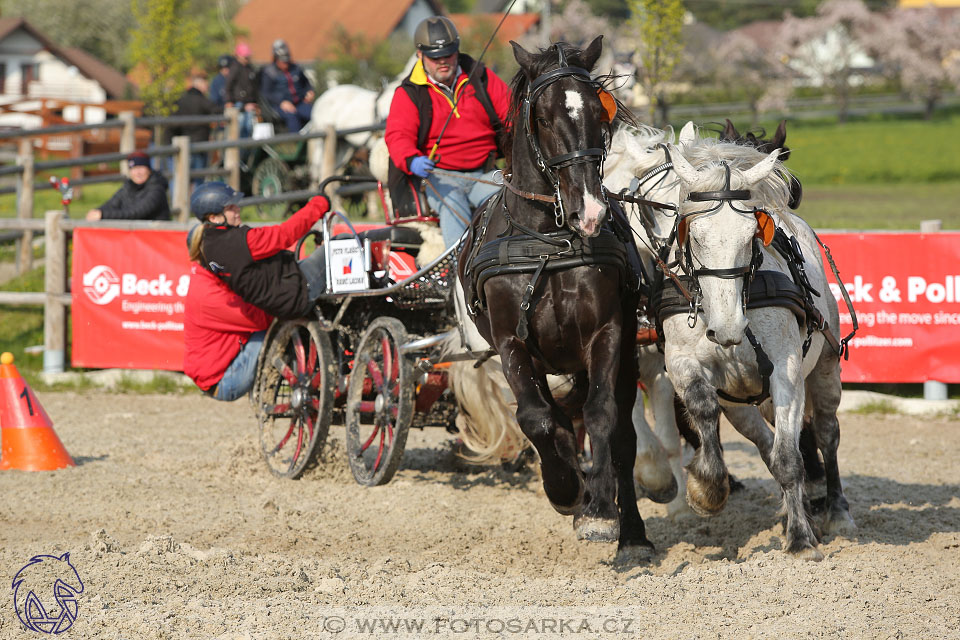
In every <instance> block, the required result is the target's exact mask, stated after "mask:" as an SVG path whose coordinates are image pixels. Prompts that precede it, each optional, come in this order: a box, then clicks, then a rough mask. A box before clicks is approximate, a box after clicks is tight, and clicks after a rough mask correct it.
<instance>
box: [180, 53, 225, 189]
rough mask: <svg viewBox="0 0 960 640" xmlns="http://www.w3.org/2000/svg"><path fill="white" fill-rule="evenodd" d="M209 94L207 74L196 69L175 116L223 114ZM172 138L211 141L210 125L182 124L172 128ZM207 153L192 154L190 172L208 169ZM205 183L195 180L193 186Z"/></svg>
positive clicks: (201, 179)
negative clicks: (187, 137)
mask: <svg viewBox="0 0 960 640" xmlns="http://www.w3.org/2000/svg"><path fill="white" fill-rule="evenodd" d="M206 93H207V74H206V73H205V72H204V71H202V70H199V69H195V70H194V71H192V72H191V74H190V88H189V89H187V90H186V91H185V92H184V93H183V95H182V96H180V99H179V100H177V110H176V112H175V114H174V115H178V116H206V115H214V114H218V113H221V112H222V111H223V110H222V109H218V108H217V105H215V104H214V103H213V102H211V101H210V99H209V98H207V96H206ZM170 135H171V137H172V136H190V142H191V143H193V142H206V141H208V140H209V139H210V125H209V124H207V123H201V124H181V125H173V126H172V127H170ZM207 164H208V161H207V152H206V151H199V152H193V153H191V154H190V170H191V171H196V170H198V169H206V168H207ZM201 182H203V178H194V179H193V184H194V185H198V184H200V183H201Z"/></svg>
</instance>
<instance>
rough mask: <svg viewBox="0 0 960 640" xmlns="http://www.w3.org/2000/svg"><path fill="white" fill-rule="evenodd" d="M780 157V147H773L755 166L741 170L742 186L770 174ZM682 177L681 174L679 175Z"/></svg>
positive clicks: (755, 182)
mask: <svg viewBox="0 0 960 640" xmlns="http://www.w3.org/2000/svg"><path fill="white" fill-rule="evenodd" d="M779 158H780V149H774V150H773V151H771V152H770V155H768V156H767V157H766V158H764V159H763V160H761V161H760V162H758V163H757V164H756V165H755V166H753V167H750V168H749V169H747V170H746V171H744V172H743V182H744V186H749V185H754V184H757V183H758V182H760V181H761V180H763V179H764V178H766V177H767V176H768V175H770V172H771V171H773V167H774V166H775V165H776V164H777V160H778V159H779ZM674 168H676V160H674ZM681 177H682V176H681Z"/></svg>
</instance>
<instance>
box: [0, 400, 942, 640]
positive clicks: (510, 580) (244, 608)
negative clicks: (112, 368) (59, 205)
mask: <svg viewBox="0 0 960 640" xmlns="http://www.w3.org/2000/svg"><path fill="white" fill-rule="evenodd" d="M40 401H41V402H42V404H43V406H44V408H45V409H46V410H47V412H48V413H49V414H50V416H51V417H52V419H53V420H54V424H55V427H56V430H57V433H58V434H59V436H60V438H61V440H62V441H63V442H64V444H65V445H66V447H67V449H68V450H69V451H70V453H71V454H72V455H73V457H74V459H75V460H76V462H77V464H78V466H77V467H75V468H72V469H67V470H63V471H59V472H53V473H23V472H16V471H6V472H2V473H0V495H2V496H3V498H2V500H0V565H2V571H0V575H2V576H6V578H5V584H6V585H10V581H11V580H12V578H13V576H14V575H15V574H16V572H17V571H18V570H19V569H20V568H21V567H22V566H23V565H24V564H26V563H27V561H28V560H29V559H30V557H31V556H33V555H36V554H56V555H60V554H62V553H64V552H70V554H71V560H72V561H73V564H74V566H75V567H76V569H77V571H78V573H79V575H80V577H81V579H82V580H83V583H84V585H85V588H84V592H83V594H82V597H81V599H80V601H79V614H78V617H77V620H76V622H75V623H74V625H73V627H72V628H71V629H70V630H69V631H68V632H67V633H65V634H63V636H61V637H67V638H109V639H119V638H125V639H127V640H147V639H153V638H170V639H174V638H176V639H181V638H223V639H233V638H237V639H240V638H243V639H246V638H257V639H259V638H265V639H274V638H280V639H282V638H353V637H368V638H369V637H377V638H384V637H400V638H416V637H430V638H446V637H455V638H497V637H507V638H519V637H530V638H534V637H536V638H549V637H575V638H596V637H644V638H685V639H686V638H808V637H814V638H870V639H880V638H922V639H929V638H960V492H958V488H960V487H958V483H960V474H958V472H957V469H958V468H960V467H958V463H957V460H958V458H960V423H958V422H956V421H944V420H936V419H918V418H906V417H903V416H885V415H870V416H863V415H854V414H844V415H842V416H841V429H842V435H843V440H842V443H841V448H840V464H841V472H842V474H843V477H844V482H845V486H846V492H847V496H848V498H849V500H850V503H851V511H852V515H853V517H854V519H855V520H856V522H857V524H858V525H859V531H858V533H857V534H856V536H855V537H853V538H849V539H848V538H832V539H827V540H825V541H824V543H823V545H822V547H821V548H822V550H823V552H824V554H825V555H826V559H825V560H823V562H820V563H806V562H802V561H797V560H794V559H792V558H790V557H787V556H786V555H785V554H784V553H783V552H782V550H781V549H782V546H783V537H782V532H781V527H780V524H779V521H778V518H777V515H776V512H777V509H778V498H777V495H776V494H777V490H776V487H775V485H774V483H773V481H772V479H771V478H770V475H769V473H768V472H767V471H766V469H765V468H764V467H763V466H762V463H761V461H760V458H759V456H758V455H757V453H756V451H755V450H754V449H753V448H752V446H751V445H749V444H748V443H747V442H746V441H745V440H743V439H741V438H740V437H739V436H738V435H736V434H735V432H734V431H733V430H732V429H731V428H730V427H729V426H728V425H724V427H723V432H722V436H723V439H724V443H725V447H726V458H727V462H728V464H729V467H730V469H731V472H732V473H734V474H735V475H736V476H737V477H739V478H740V479H741V480H742V481H743V482H744V483H745V484H746V490H745V491H742V492H739V493H736V494H734V495H733V496H732V497H731V499H730V502H729V503H728V505H727V508H726V510H725V511H724V512H723V513H722V514H720V515H719V516H717V517H715V518H712V519H701V518H697V517H694V516H692V517H690V518H689V519H682V520H681V521H678V522H674V521H672V520H669V519H667V518H666V509H665V508H664V507H663V506H661V505H655V504H652V503H649V502H646V501H643V502H641V504H640V508H641V513H642V514H643V516H644V519H645V521H646V523H647V531H648V535H649V537H650V538H651V540H652V541H653V542H654V544H656V545H657V551H658V552H657V554H656V556H655V557H654V559H653V560H652V561H650V562H649V563H645V564H641V565H629V564H628V565H622V564H617V563H616V562H615V561H614V552H615V545H612V544H588V543H583V542H578V541H577V540H576V538H575V536H574V532H573V530H572V527H571V523H570V519H569V518H564V517H561V516H559V515H557V514H556V513H555V512H554V511H553V510H552V509H551V508H550V507H549V505H548V504H547V501H546V499H545V498H544V496H543V495H542V493H541V492H540V489H539V486H538V481H537V478H536V476H535V475H533V474H532V473H530V472H525V473H521V474H511V473H507V472H505V471H502V470H500V469H499V468H497V469H494V468H489V467H486V468H477V467H470V466H467V465H465V464H464V463H463V462H461V461H460V460H459V459H458V458H456V457H455V456H454V455H453V454H452V453H451V449H450V436H449V435H448V434H447V433H446V432H445V431H443V430H442V429H439V428H437V429H429V430H426V431H423V432H414V433H413V434H411V438H410V441H409V442H408V445H407V453H406V456H405V458H404V465H403V466H402V468H401V470H400V471H399V472H398V474H397V476H396V477H395V478H394V480H393V481H392V482H391V483H390V484H389V485H387V486H384V487H379V488H375V489H368V488H362V487H360V486H358V485H356V484H355V483H354V481H353V478H352V476H351V475H350V473H349V471H348V468H347V464H346V461H345V459H344V452H343V444H342V433H343V432H342V428H341V427H334V428H333V429H332V430H331V441H330V445H328V446H331V449H330V453H329V455H328V456H327V457H328V460H327V461H326V462H325V464H324V466H322V467H320V468H318V469H314V470H312V471H310V472H308V473H307V474H306V475H305V477H304V478H303V479H301V480H298V481H290V480H280V479H276V478H274V477H272V476H271V475H270V473H269V472H268V471H267V469H266V467H265V466H264V464H263V463H262V462H261V460H260V458H259V453H258V448H257V440H256V430H255V424H254V422H253V420H252V413H251V410H250V408H249V405H248V403H247V402H246V400H240V401H237V402H234V403H232V404H218V403H215V402H214V401H212V400H207V399H204V398H202V397H200V396H199V395H193V394H189V395H186V396H159V395H158V396H138V395H109V394H102V393H96V392H90V393H88V394H86V395H80V394H75V393H44V394H41V396H40ZM5 588H6V589H9V587H5ZM50 593H51V592H44V594H43V595H42V596H41V600H43V601H44V604H46V605H47V606H51V605H53V604H54V603H53V602H52V596H51V595H50ZM6 594H7V595H6V596H4V597H5V598H6V600H5V602H6V604H5V605H0V639H3V640H6V639H13V638H29V637H37V635H36V634H34V633H33V632H31V631H27V630H24V629H22V628H21V627H20V625H19V622H18V620H17V618H16V615H15V612H14V604H13V594H12V591H9V590H8V591H6ZM391 618H392V619H393V620H394V622H396V623H397V624H399V625H400V627H399V628H397V629H394V630H392V631H391V630H390V626H389V625H390V619H391ZM418 621H420V622H418ZM418 624H422V625H423V626H422V627H421V630H420V631H419V632H418V631H416V628H417V625H418ZM371 625H372V626H371ZM378 625H379V626H378Z"/></svg>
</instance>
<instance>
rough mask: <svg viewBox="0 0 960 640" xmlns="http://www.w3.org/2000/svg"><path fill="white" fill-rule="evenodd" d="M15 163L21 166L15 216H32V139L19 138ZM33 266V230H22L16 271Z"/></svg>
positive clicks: (26, 269) (22, 271) (28, 269)
mask: <svg viewBox="0 0 960 640" xmlns="http://www.w3.org/2000/svg"><path fill="white" fill-rule="evenodd" d="M17 164H18V165H20V166H21V167H23V170H22V172H21V173H20V182H18V183H17V217H18V218H20V219H21V220H26V219H27V218H32V217H33V180H34V169H33V139H32V138H21V139H20V148H19V150H18V152H17ZM31 268H33V231H30V230H24V232H23V237H22V238H21V239H20V254H19V259H18V260H17V273H18V274H23V273H26V272H27V271H30V269H31Z"/></svg>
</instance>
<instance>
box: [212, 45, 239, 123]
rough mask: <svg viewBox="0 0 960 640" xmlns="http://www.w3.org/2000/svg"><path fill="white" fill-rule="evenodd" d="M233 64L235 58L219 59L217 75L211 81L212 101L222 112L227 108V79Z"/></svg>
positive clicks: (223, 57)
mask: <svg viewBox="0 0 960 640" xmlns="http://www.w3.org/2000/svg"><path fill="white" fill-rule="evenodd" d="M233 62H234V61H233V58H232V57H231V56H228V55H222V56H220V57H219V58H217V75H215V76H213V80H211V81H210V101H211V102H212V103H213V104H215V105H217V106H218V107H220V111H223V108H224V107H225V106H227V77H228V76H229V75H230V68H231V67H232V66H233Z"/></svg>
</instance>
